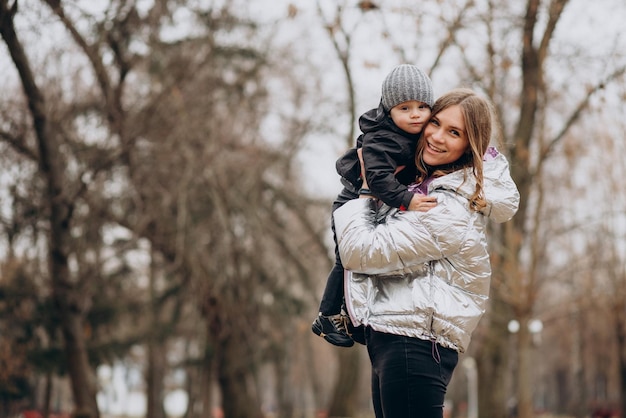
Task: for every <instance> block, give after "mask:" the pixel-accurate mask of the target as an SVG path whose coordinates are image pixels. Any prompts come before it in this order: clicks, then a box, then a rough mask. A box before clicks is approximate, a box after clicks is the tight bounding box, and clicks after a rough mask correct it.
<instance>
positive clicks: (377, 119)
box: [336, 105, 419, 208]
mask: <svg viewBox="0 0 626 418" xmlns="http://www.w3.org/2000/svg"><path fill="white" fill-rule="evenodd" d="M359 127H360V128H361V132H362V134H361V135H359V137H358V138H357V143H356V147H354V148H351V149H350V150H348V151H347V152H346V153H345V154H344V155H343V156H341V157H340V158H339V159H338V160H337V163H336V168H337V173H339V175H340V176H341V177H342V178H343V179H344V180H343V184H344V185H345V186H346V187H348V188H353V190H356V191H358V190H359V188H360V187H361V184H362V180H361V166H360V163H359V156H358V154H357V149H358V148H363V162H364V164H365V174H366V176H367V184H368V186H369V189H370V190H371V191H372V194H373V195H374V196H376V197H377V198H379V199H380V200H382V201H383V202H385V203H386V204H387V205H389V206H392V207H394V208H399V207H401V206H404V207H405V208H408V207H409V203H410V202H411V198H412V197H413V193H412V192H409V191H408V190H407V187H406V186H407V185H409V184H411V183H412V182H414V181H415V175H416V173H417V171H416V169H415V147H416V145H417V140H418V138H419V134H416V135H412V134H409V133H406V132H404V131H403V130H401V129H400V128H398V127H397V126H396V124H395V123H393V121H392V120H391V116H390V115H389V112H385V110H384V109H383V107H382V105H379V106H378V108H376V109H371V110H369V111H367V112H365V113H364V114H363V115H361V117H360V118H359ZM403 165H404V166H406V168H404V169H403V170H402V171H400V172H399V173H398V174H397V175H394V172H395V170H396V168H397V167H399V166H403Z"/></svg>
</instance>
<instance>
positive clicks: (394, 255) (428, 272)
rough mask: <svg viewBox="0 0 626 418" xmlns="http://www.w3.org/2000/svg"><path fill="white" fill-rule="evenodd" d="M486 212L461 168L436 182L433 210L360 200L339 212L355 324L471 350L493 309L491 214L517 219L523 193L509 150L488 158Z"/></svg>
mask: <svg viewBox="0 0 626 418" xmlns="http://www.w3.org/2000/svg"><path fill="white" fill-rule="evenodd" d="M483 171H484V178H485V179H484V191H485V197H486V198H487V201H488V202H489V204H488V207H487V208H486V209H485V210H484V211H483V212H484V213H477V212H475V211H470V210H469V201H468V198H469V196H471V195H472V193H473V191H474V190H475V178H474V177H473V175H472V174H471V173H470V172H469V170H468V171H467V179H465V181H464V173H463V171H457V172H454V173H451V174H448V175H446V176H443V177H439V178H437V179H435V180H433V181H432V183H431V184H430V185H429V187H428V194H429V195H434V196H437V202H438V204H437V206H436V207H435V208H433V209H431V210H430V211H428V212H416V211H398V210H397V209H390V208H388V207H387V206H384V205H383V206H380V204H378V203H377V202H376V201H375V200H374V199H355V200H351V201H349V202H347V203H346V204H344V205H343V206H342V207H341V208H339V209H337V210H336V211H335V212H334V220H335V228H336V232H337V239H338V243H339V252H340V255H341V260H342V262H343V265H344V267H345V269H346V281H345V286H346V292H345V297H346V306H347V308H348V312H349V314H350V317H351V318H352V322H353V323H354V324H355V325H359V324H364V325H369V326H371V327H372V328H373V329H375V330H377V331H381V332H387V333H391V334H398V335H406V336H409V337H417V338H421V339H425V340H432V341H436V342H437V343H439V344H441V345H442V346H445V347H449V348H452V349H455V350H457V351H459V352H464V351H465V350H466V349H467V346H468V345H469V342H470V338H471V333H472V332H473V331H474V329H475V328H476V326H477V325H478V321H479V320H480V318H481V316H482V315H483V313H484V312H485V307H486V304H487V299H488V297H489V282H490V279H491V264H490V261H489V254H488V251H487V239H486V236H485V229H486V223H487V218H490V219H492V220H493V221H495V222H505V221H508V220H509V219H511V217H513V215H514V214H515V212H516V211H517V208H518V204H519V192H518V190H517V187H516V185H515V183H514V182H513V180H512V179H511V175H510V172H509V164H508V162H507V160H506V158H505V157H504V156H503V155H502V154H498V153H497V152H495V156H492V158H489V159H488V160H487V161H485V163H484V169H483Z"/></svg>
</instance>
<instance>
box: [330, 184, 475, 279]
mask: <svg viewBox="0 0 626 418" xmlns="http://www.w3.org/2000/svg"><path fill="white" fill-rule="evenodd" d="M437 195H438V200H439V202H438V204H437V206H436V207H435V208H433V209H431V210H430V211H428V212H415V211H409V212H391V213H390V214H389V215H387V216H386V217H384V218H383V219H382V220H380V219H377V216H376V215H377V211H378V206H377V203H376V201H375V200H374V199H355V200H352V201H349V202H347V203H346V204H344V205H343V206H342V207H341V208H339V209H337V210H336V211H335V212H334V214H333V216H334V221H335V230H336V232H337V241H338V243H339V253H340V255H341V260H342V263H343V265H344V267H345V268H346V269H348V270H352V271H354V272H358V273H365V274H379V273H388V272H392V271H397V270H405V269H410V268H411V267H413V266H416V265H419V264H423V263H426V262H428V261H430V260H437V259H441V258H445V257H448V256H450V255H452V254H455V253H457V252H458V251H459V248H460V247H461V246H462V245H463V243H464V241H465V237H466V234H467V231H468V229H469V228H470V224H471V220H470V216H471V215H470V213H469V210H468V209H467V201H466V200H465V199H462V198H459V196H456V195H455V194H454V193H452V192H441V193H438V194H437Z"/></svg>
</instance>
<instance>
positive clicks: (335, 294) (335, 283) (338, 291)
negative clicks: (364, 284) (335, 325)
mask: <svg viewBox="0 0 626 418" xmlns="http://www.w3.org/2000/svg"><path fill="white" fill-rule="evenodd" d="M342 303H343V265H342V264H341V259H340V258H339V250H338V249H337V245H335V265H334V266H333V268H332V270H331V271H330V273H329V274H328V279H326V287H325V288H324V294H323V295H322V301H321V302H320V310H319V311H320V313H321V314H322V315H325V316H329V315H336V314H338V313H339V312H340V311H341V304H342Z"/></svg>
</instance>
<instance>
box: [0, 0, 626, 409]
mask: <svg viewBox="0 0 626 418" xmlns="http://www.w3.org/2000/svg"><path fill="white" fill-rule="evenodd" d="M625 19H626V3H624V2H623V0H600V1H597V2H593V3H590V2H587V1H584V0H524V1H513V0H511V1H500V0H429V1H424V2H419V4H417V3H416V2H415V1H409V0H395V1H384V0H379V1H365V0H364V1H359V2H357V1H353V0H315V1H313V0H299V1H297V0H293V1H286V0H272V1H269V0H266V1H263V0H254V1H243V0H242V1H240V0H220V1H218V0H215V1H212V0H206V1H191V0H189V1H183V0H110V1H99V2H91V1H86V0H74V1H62V0H23V1H17V0H0V35H1V37H2V43H0V149H1V152H0V238H1V243H0V417H13V416H16V415H17V414H18V413H19V412H20V411H23V410H25V409H38V410H40V411H42V413H43V414H44V416H46V415H48V413H49V412H71V413H72V414H73V416H75V417H82V418H96V417H100V416H102V417H106V416H113V415H124V414H131V412H129V411H128V410H124V409H123V408H122V409H119V408H120V400H121V399H122V398H123V397H124V396H125V395H124V393H123V392H124V390H128V391H129V392H131V393H135V394H136V393H140V394H141V397H140V399H141V402H142V407H141V408H139V409H140V411H139V412H137V411H135V413H136V414H137V415H140V416H146V417H148V418H162V417H164V416H166V413H167V412H168V411H166V409H171V408H173V407H168V406H167V405H168V402H166V401H167V400H168V399H171V396H172V394H174V393H175V394H178V395H181V394H182V398H183V400H184V402H182V403H178V404H177V405H176V408H179V407H180V405H181V404H182V405H183V408H182V409H180V410H177V412H176V413H175V414H178V415H180V416H185V417H188V418H193V417H203V418H205V417H208V416H210V415H211V414H217V413H218V412H219V413H221V414H223V416H225V417H228V418H231V417H236V418H238V417H242V418H243V417H259V416H268V417H269V416H276V417H314V416H320V415H321V416H344V417H347V416H351V417H370V416H372V409H371V405H370V404H371V400H370V394H369V368H368V360H367V356H366V351H365V349H364V347H362V346H357V347H355V348H352V349H339V348H336V347H332V346H330V345H328V344H327V343H325V342H324V341H323V340H321V339H319V338H318V337H315V336H314V335H313V334H312V333H311V331H310V324H311V321H312V319H313V318H314V316H315V314H316V308H317V305H318V302H319V298H320V296H321V291H322V287H323V284H324V280H325V277H326V274H327V272H328V270H329V269H330V266H331V260H332V240H331V236H330V227H329V219H330V213H329V210H330V204H331V201H332V199H333V198H334V196H335V194H336V192H337V191H338V190H339V188H340V184H339V179H338V177H337V175H336V173H335V171H334V161H335V159H336V158H337V157H338V156H339V155H340V154H341V153H342V152H343V151H344V150H345V149H347V148H349V147H350V146H352V145H353V144H354V141H355V139H356V136H357V134H358V131H357V124H356V122H357V118H358V115H359V114H361V113H362V112H364V111H366V110H368V109H369V108H372V107H375V106H376V105H377V104H378V100H379V97H380V84H381V82H382V79H383V77H384V75H385V74H386V73H387V72H388V71H389V70H390V69H391V68H393V67H394V66H395V65H397V64H399V63H403V62H408V63H413V64H416V65H418V66H420V67H421V68H423V69H425V70H426V71H427V72H428V73H429V74H430V76H431V78H432V80H433V83H434V86H435V93H436V95H439V94H441V93H443V92H445V91H446V90H448V89H451V88H454V87H458V86H467V87H471V88H473V89H476V90H477V91H479V92H480V93H481V94H484V95H485V96H488V97H489V98H491V100H493V102H494V104H495V107H496V109H497V112H498V119H499V122H500V125H501V128H502V130H501V135H500V136H501V139H502V141H503V145H502V146H501V147H500V149H501V151H502V152H504V153H505V154H506V155H507V156H508V157H509V159H510V161H511V169H512V174H513V177H514V179H515V181H516V183H517V184H518V186H519V189H520V193H521V196H522V199H521V205H520V210H519V212H518V214H517V215H516V216H515V217H514V219H513V220H512V221H510V222H508V223H506V224H504V225H501V226H497V225H492V226H491V231H490V239H491V242H490V247H491V251H492V262H493V267H494V275H493V280H492V290H491V301H490V307H489V311H488V312H487V314H486V316H485V317H484V319H483V320H482V321H481V324H480V327H479V329H478V330H477V332H476V333H475V335H474V338H473V341H472V344H471V346H470V350H469V352H468V353H465V354H464V355H463V356H462V358H461V363H460V365H459V367H458V368H457V370H456V372H455V375H454V378H453V382H452V384H451V386H450V390H449V393H448V395H449V396H448V405H447V413H448V414H450V416H455V417H476V416H480V417H487V418H488V417H504V416H506V415H507V413H509V412H510V410H512V409H515V410H516V413H517V416H519V417H522V418H528V417H532V416H537V415H539V414H542V413H551V414H561V415H567V416H576V417H583V416H589V415H590V414H591V413H593V411H596V412H597V411H598V410H600V409H606V410H611V411H613V412H612V413H613V414H614V416H619V414H620V411H626V406H625V405H626V389H625V388H626V382H625V381H626V188H625V187H624V186H623V183H624V179H625V178H626V159H625V158H624V155H625V148H626V146H625V136H626V119H624V117H623V115H624V114H625V113H626V78H625V77H624V72H625V70H626V54H625V52H624V51H626V33H625V32H624V31H623V29H622V26H623V22H624V20H625ZM119 370H123V373H122V380H123V381H124V389H123V390H122V389H121V386H119V383H118V380H117V379H118V377H119V376H118V372H117V371H119ZM122 403H124V402H122ZM176 408H174V409H176ZM170 412H171V411H170Z"/></svg>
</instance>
